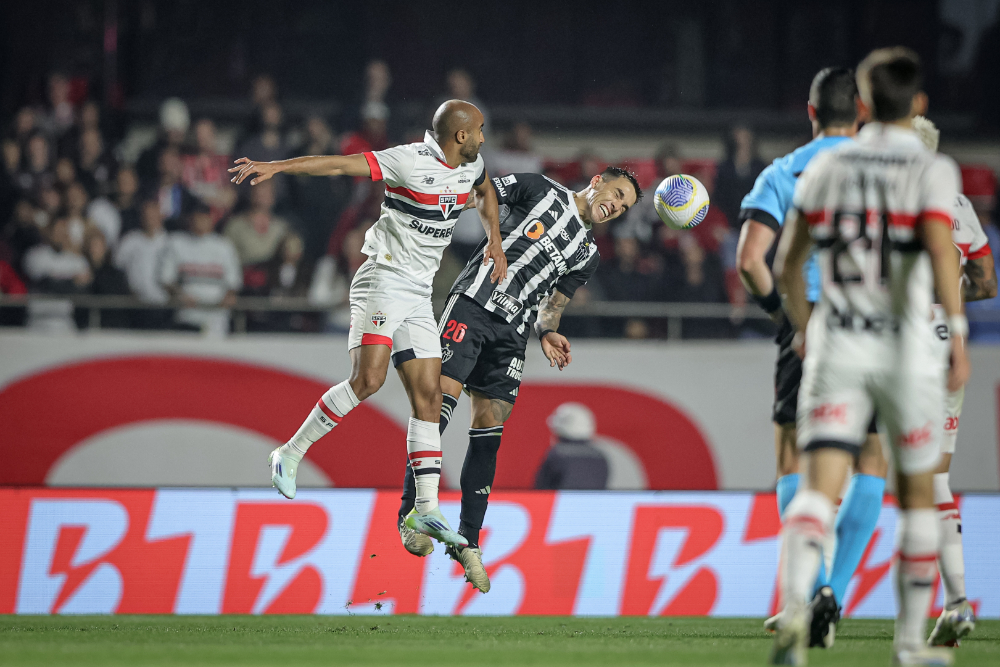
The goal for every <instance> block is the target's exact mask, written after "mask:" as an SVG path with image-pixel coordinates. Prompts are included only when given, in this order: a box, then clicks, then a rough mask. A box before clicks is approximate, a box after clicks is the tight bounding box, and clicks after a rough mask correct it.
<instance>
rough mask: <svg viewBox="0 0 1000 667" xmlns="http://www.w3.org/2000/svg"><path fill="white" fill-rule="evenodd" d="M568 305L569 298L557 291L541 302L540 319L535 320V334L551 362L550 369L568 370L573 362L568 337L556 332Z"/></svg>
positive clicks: (539, 306) (539, 305) (539, 307)
mask: <svg viewBox="0 0 1000 667" xmlns="http://www.w3.org/2000/svg"><path fill="white" fill-rule="evenodd" d="M567 304H569V297H568V296H566V295H565V294H563V293H562V292H560V291H559V290H555V291H553V292H552V294H550V295H548V296H546V297H544V298H542V300H541V301H540V302H539V304H538V319H537V320H535V333H536V334H537V335H538V340H539V341H541V343H542V352H543V353H544V354H545V358H546V359H548V360H549V367H550V368H551V367H552V366H558V367H559V370H562V369H564V368H566V367H567V366H569V364H570V362H571V361H573V355H571V354H570V345H569V341H568V340H567V339H566V336H563V335H562V334H559V333H557V332H556V329H558V328H559V321H560V320H561V319H562V314H563V311H564V310H566V305H567Z"/></svg>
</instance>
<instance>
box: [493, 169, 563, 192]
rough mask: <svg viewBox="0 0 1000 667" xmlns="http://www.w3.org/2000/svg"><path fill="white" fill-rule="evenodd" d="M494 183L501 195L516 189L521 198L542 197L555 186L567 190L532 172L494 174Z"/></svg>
mask: <svg viewBox="0 0 1000 667" xmlns="http://www.w3.org/2000/svg"><path fill="white" fill-rule="evenodd" d="M492 180H493V185H494V186H495V187H496V189H497V191H498V192H499V193H500V194H501V195H504V196H505V195H506V194H507V192H508V191H509V190H512V189H516V190H517V191H518V194H520V198H521V199H541V198H542V197H544V196H545V195H546V194H547V193H548V192H549V190H552V189H553V188H556V189H561V190H566V188H564V187H563V186H562V185H559V184H558V183H556V182H555V181H553V180H551V179H549V178H546V177H545V176H542V175H541V174H533V173H530V172H518V173H514V174H507V175H505V176H494V177H493V179H492Z"/></svg>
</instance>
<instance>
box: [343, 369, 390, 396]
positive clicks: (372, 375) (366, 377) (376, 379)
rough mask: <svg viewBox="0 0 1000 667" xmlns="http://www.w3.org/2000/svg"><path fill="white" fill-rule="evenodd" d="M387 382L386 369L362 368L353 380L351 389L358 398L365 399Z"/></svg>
mask: <svg viewBox="0 0 1000 667" xmlns="http://www.w3.org/2000/svg"><path fill="white" fill-rule="evenodd" d="M384 383H385V370H383V369H381V368H361V369H358V372H357V374H356V375H355V376H354V378H353V379H352V380H351V389H353V390H354V395H355V396H357V397H358V400H361V401H363V400H365V399H366V398H368V397H369V396H371V395H372V394H374V393H375V392H377V391H378V390H379V389H381V388H382V385H383V384H384Z"/></svg>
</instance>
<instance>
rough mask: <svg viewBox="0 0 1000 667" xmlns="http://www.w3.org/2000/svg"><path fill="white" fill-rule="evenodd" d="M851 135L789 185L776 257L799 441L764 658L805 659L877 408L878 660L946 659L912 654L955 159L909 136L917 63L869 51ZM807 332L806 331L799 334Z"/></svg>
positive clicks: (932, 545) (920, 613)
mask: <svg viewBox="0 0 1000 667" xmlns="http://www.w3.org/2000/svg"><path fill="white" fill-rule="evenodd" d="M857 83H858V90H859V93H860V98H861V100H860V104H859V111H861V112H862V113H863V114H870V118H871V120H872V122H871V123H869V124H868V125H867V126H866V127H865V128H864V129H863V130H861V132H860V133H859V134H858V137H857V140H856V141H854V142H851V143H845V144H844V145H843V146H841V147H838V148H834V149H832V150H829V151H826V152H824V153H822V154H820V155H818V156H817V157H816V158H815V159H814V160H813V161H812V162H811V163H810V164H809V166H808V167H806V170H805V171H804V172H803V174H802V176H801V177H800V178H799V182H798V184H797V185H796V188H795V196H794V200H793V204H794V207H795V209H796V212H795V214H794V217H793V219H792V222H791V225H792V227H791V228H790V230H789V231H790V232H791V233H790V234H787V235H785V236H784V237H783V238H782V240H781V243H780V244H779V248H778V256H777V257H776V259H775V269H776V270H775V273H776V274H777V275H778V276H779V281H780V284H781V287H782V291H783V292H784V293H785V311H786V313H787V314H788V316H789V318H790V319H791V321H792V323H793V324H794V325H795V328H796V331H797V333H796V339H797V340H796V344H797V346H798V347H800V348H801V349H802V350H803V351H804V353H805V362H804V364H803V378H802V391H801V392H800V396H799V406H798V407H799V410H798V426H799V428H798V443H799V445H800V447H801V448H802V450H803V455H802V464H803V468H804V470H805V479H804V480H803V481H802V485H801V488H800V489H799V491H798V492H797V493H796V494H795V497H794V498H793V499H792V502H791V503H790V504H789V506H788V508H787V510H786V513H785V523H784V527H783V529H782V553H781V574H780V579H781V586H782V593H783V599H784V602H785V609H784V610H783V614H782V618H781V620H780V622H779V626H778V629H777V632H776V634H775V639H774V648H773V652H772V655H771V660H772V663H773V664H805V660H806V653H805V646H806V643H807V641H808V638H809V637H808V635H809V606H808V604H809V600H810V597H811V593H812V589H813V585H814V582H815V578H816V573H817V571H818V569H819V565H820V560H821V558H822V547H823V543H824V541H825V540H826V539H827V538H828V536H829V533H830V531H831V529H832V524H833V513H834V504H835V503H836V501H837V498H838V496H839V494H840V490H841V489H842V488H843V485H844V482H845V477H846V475H847V471H848V469H849V468H850V465H851V462H852V460H853V458H854V457H855V456H857V454H858V452H859V450H860V447H861V445H862V443H863V442H864V440H865V437H866V433H865V432H866V429H867V426H868V423H869V422H870V420H871V416H872V413H873V410H874V409H877V410H878V414H879V417H880V419H881V420H882V421H883V422H884V424H885V427H886V430H887V432H888V435H889V438H890V442H891V444H892V448H893V453H894V456H895V460H896V464H897V465H896V470H897V476H898V481H897V488H898V494H899V503H900V508H901V509H900V515H899V523H898V528H897V531H898V534H897V544H898V545H899V562H898V564H897V568H896V582H897V595H898V597H899V600H898V610H899V611H898V613H897V618H896V631H895V637H894V642H893V661H894V663H895V664H901V665H946V664H950V662H951V654H950V653H949V652H948V651H947V650H944V649H935V648H928V647H926V646H925V645H924V623H925V619H926V617H927V610H928V608H929V607H930V604H931V594H932V590H933V583H934V578H935V576H936V574H937V567H936V560H937V553H938V546H939V528H938V518H937V513H936V511H935V509H934V489H933V475H934V470H935V469H936V468H937V466H938V463H939V461H940V458H941V437H942V428H943V425H944V410H943V407H944V387H943V382H942V380H943V378H944V372H945V369H944V364H943V363H942V359H941V354H940V352H939V351H938V348H937V342H936V340H935V337H934V335H933V334H932V332H931V330H930V329H929V327H928V326H927V319H928V317H929V315H930V313H931V306H932V304H933V300H934V299H933V295H934V293H935V289H936V292H937V294H938V296H939V298H940V300H941V304H942V306H943V307H944V310H945V313H946V315H947V317H948V328H949V330H950V331H951V337H950V345H951V366H950V368H949V370H948V382H947V385H948V389H949V390H952V391H955V390H958V389H959V388H960V387H961V386H962V385H963V384H965V380H966V379H967V378H968V375H969V362H968V358H967V356H966V351H965V341H966V337H967V336H968V322H967V321H966V319H965V316H964V315H963V314H962V301H961V296H960V294H959V291H958V284H959V283H958V281H959V266H958V261H957V259H958V258H957V253H956V252H955V248H954V245H953V243H952V239H951V227H952V217H953V216H952V209H953V207H954V202H955V198H956V197H957V196H958V189H959V175H958V168H957V166H956V165H955V163H954V162H953V161H952V160H950V159H948V158H946V157H943V156H940V155H935V154H933V153H931V152H930V151H928V150H927V149H926V147H924V145H923V143H922V142H921V141H920V139H919V137H917V135H916V134H915V133H914V131H913V129H912V119H913V117H914V116H915V115H919V114H922V113H923V112H924V111H925V110H926V108H927V96H926V95H925V94H924V93H923V92H922V91H921V85H922V81H921V71H920V62H919V58H918V57H917V55H916V54H915V53H913V52H912V51H909V50H908V49H903V48H893V49H880V50H878V51H874V52H872V53H871V54H870V55H869V56H868V57H867V58H865V60H864V61H863V62H862V63H861V65H860V66H859V69H858V74H857ZM813 245H815V246H817V248H818V254H819V261H820V267H821V271H822V276H823V284H822V288H821V295H820V300H819V302H818V303H817V305H816V308H815V309H814V310H812V312H811V313H810V307H809V302H808V301H807V299H806V284H805V280H804V279H803V276H802V267H803V265H804V264H805V261H806V259H807V257H808V255H809V253H810V251H811V249H812V247H813ZM807 324H808V326H807Z"/></svg>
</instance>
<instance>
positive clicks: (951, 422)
mask: <svg viewBox="0 0 1000 667" xmlns="http://www.w3.org/2000/svg"><path fill="white" fill-rule="evenodd" d="M946 393H947V396H945V399H944V439H943V440H942V441H941V453H942V454H954V453H955V441H956V440H958V420H959V418H960V417H961V416H962V401H964V400H965V387H962V388H961V389H959V390H958V391H949V392H946Z"/></svg>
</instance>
